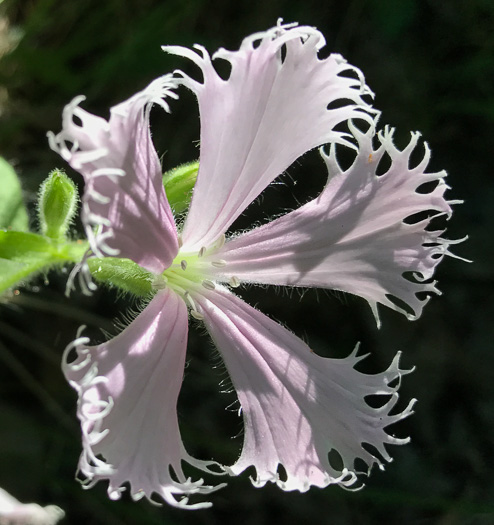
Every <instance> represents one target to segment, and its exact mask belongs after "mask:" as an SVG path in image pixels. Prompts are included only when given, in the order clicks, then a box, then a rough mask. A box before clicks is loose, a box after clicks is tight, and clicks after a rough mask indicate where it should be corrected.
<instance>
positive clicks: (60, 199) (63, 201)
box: [38, 169, 79, 241]
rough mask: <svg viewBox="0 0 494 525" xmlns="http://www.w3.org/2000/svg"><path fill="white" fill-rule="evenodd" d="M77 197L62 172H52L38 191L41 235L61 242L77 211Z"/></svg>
mask: <svg viewBox="0 0 494 525" xmlns="http://www.w3.org/2000/svg"><path fill="white" fill-rule="evenodd" d="M78 202H79V195H78V192H77V187H76V185H75V184H74V182H73V181H72V180H71V179H70V178H69V177H67V175H65V173H64V172H63V171H60V170H56V169H55V170H53V171H52V172H51V173H50V174H49V175H48V177H47V178H46V179H45V180H44V181H43V183H42V184H41V187H40V190H39V199H38V215H39V224H40V229H41V233H42V234H43V235H46V236H47V237H50V238H51V239H55V240H57V241H63V240H64V239H65V238H66V235H67V232H68V230H69V227H70V225H71V223H72V220H73V219H74V215H75V213H76V211H77V204H78Z"/></svg>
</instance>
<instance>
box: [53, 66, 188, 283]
mask: <svg viewBox="0 0 494 525" xmlns="http://www.w3.org/2000/svg"><path fill="white" fill-rule="evenodd" d="M175 86H176V82H175V81H174V80H173V79H172V77H171V76H165V77H162V78H159V79H157V80H155V81H154V82H152V83H151V84H150V85H149V86H148V87H147V88H146V89H145V90H143V91H141V92H139V93H137V94H136V95H134V96H133V97H132V98H130V99H129V100H127V101H125V102H123V103H121V104H119V105H117V106H115V107H113V108H112V109H111V116H110V119H109V121H108V122H107V121H106V120H104V119H102V118H100V117H96V116H94V115H91V114H90V113H88V112H87V111H85V110H83V109H82V108H80V107H79V103H80V102H81V100H83V99H84V98H83V97H78V98H76V99H74V100H73V101H72V102H71V103H70V104H68V105H67V106H66V107H65V110H64V113H63V130H62V131H61V132H60V133H59V134H58V135H57V136H54V135H53V134H50V135H49V139H50V145H51V147H52V148H53V149H54V150H55V151H57V152H58V153H60V155H61V156H62V157H63V158H64V159H65V160H67V161H68V162H69V164H70V165H71V166H72V167H73V168H74V169H75V170H77V171H79V173H81V174H82V175H83V176H84V180H85V182H86V187H85V191H84V197H83V206H82V219H83V222H84V224H85V226H86V232H87V235H88V239H89V241H90V243H91V248H92V250H93V251H94V253H95V254H96V255H98V256H100V257H101V256H103V255H112V256H114V255H119V256H120V257H126V258H129V259H132V260H133V261H135V262H136V263H138V264H140V265H141V266H143V267H145V268H146V269H148V270H149V271H152V272H155V273H158V272H161V271H163V270H164V269H165V268H167V267H168V266H169V265H170V263H171V262H172V260H173V258H174V257H175V255H176V254H177V251H178V241H177V232H176V229H175V222H174V219H173V214H172V212H171V209H170V205H169V204H168V201H167V199H166V195H165V191H164V188H163V183H162V170H161V166H160V162H159V159H158V155H157V153H156V150H155V148H154V145H153V142H152V140H151V135H150V132H149V113H150V109H151V106H152V104H153V103H156V104H159V105H160V106H162V107H163V108H164V109H165V110H166V111H169V107H168V104H167V103H166V101H165V100H164V98H165V97H172V98H177V97H176V95H175V93H173V91H172V88H173V87H175ZM77 121H79V122H77ZM94 227H96V232H94Z"/></svg>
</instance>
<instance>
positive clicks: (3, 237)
mask: <svg viewBox="0 0 494 525" xmlns="http://www.w3.org/2000/svg"><path fill="white" fill-rule="evenodd" d="M86 249H87V243H84V242H68V243H56V242H54V241H52V240H51V239H49V238H47V237H43V236H42V235H38V234H36V233H29V232H18V231H10V230H9V231H5V230H3V231H0V294H2V293H3V292H5V291H6V290H7V289H9V288H10V287H12V286H16V285H18V284H22V283H24V282H26V281H28V280H29V279H31V278H32V277H34V276H35V275H37V274H38V273H40V272H43V271H47V270H48V269H50V268H51V267H52V266H54V265H57V264H65V263H68V262H78V261H80V260H81V258H82V256H83V255H84V252H85V251H86Z"/></svg>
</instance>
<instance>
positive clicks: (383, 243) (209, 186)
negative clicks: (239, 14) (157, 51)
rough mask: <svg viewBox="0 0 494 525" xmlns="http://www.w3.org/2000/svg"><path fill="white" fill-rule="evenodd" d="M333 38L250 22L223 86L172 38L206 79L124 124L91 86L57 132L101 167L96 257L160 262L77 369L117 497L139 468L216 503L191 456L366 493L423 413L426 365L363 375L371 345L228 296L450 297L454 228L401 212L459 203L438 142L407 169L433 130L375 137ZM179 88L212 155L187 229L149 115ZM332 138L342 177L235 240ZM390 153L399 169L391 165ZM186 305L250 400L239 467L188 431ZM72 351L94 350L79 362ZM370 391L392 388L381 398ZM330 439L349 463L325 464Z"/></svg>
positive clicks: (335, 175)
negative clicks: (439, 271) (344, 150)
mask: <svg viewBox="0 0 494 525" xmlns="http://www.w3.org/2000/svg"><path fill="white" fill-rule="evenodd" d="M323 45H324V39H323V37H322V35H321V34H320V33H319V32H318V31H317V30H315V29H313V28H310V27H297V26H295V25H290V26H277V27H275V28H273V29H270V30H269V31H266V32H264V33H258V34H255V35H252V36H250V37H248V38H246V39H245V40H244V41H243V42H242V45H241V46H240V49H239V50H238V51H235V52H230V51H226V50H224V49H220V50H219V51H217V52H216V54H215V55H213V59H223V60H226V61H228V62H229V63H230V65H231V73H230V75H229V77H228V79H226V80H225V79H223V78H222V77H220V76H219V75H218V73H217V72H216V70H215V68H214V66H213V65H212V62H211V59H210V57H209V55H208V53H207V52H206V51H205V50H204V49H203V48H202V47H200V46H195V47H196V49H197V50H198V52H196V51H192V50H189V49H184V48H179V47H166V48H165V50H166V51H168V52H170V53H174V54H177V55H181V56H183V57H186V58H188V59H190V60H192V61H193V62H195V63H196V64H197V65H198V66H199V68H200V70H201V71H202V80H201V81H197V80H194V79H192V78H190V77H189V76H187V75H185V74H184V73H183V72H175V73H174V74H173V75H168V76H165V77H162V78H160V79H158V80H156V81H154V82H153V83H152V84H150V85H149V86H148V87H147V88H146V89H145V90H144V91H142V92H140V93H138V94H137V95H135V96H133V97H132V98H130V99H129V100H127V101H126V102H123V103H122V104H120V105H118V106H115V107H114V108H112V110H111V116H110V119H109V121H106V120H103V119H101V118H99V117H95V116H93V115H91V114H89V113H87V112H86V111H84V110H82V109H81V108H80V107H79V105H78V104H79V102H80V100H81V98H77V99H75V100H74V101H73V102H72V103H71V104H69V105H68V106H67V107H66V108H65V111H64V116H63V131H62V132H61V133H60V134H59V135H57V136H56V137H54V136H51V138H50V140H51V144H52V147H53V148H54V149H56V150H57V151H59V152H60V154H61V155H62V156H63V157H64V158H65V159H66V160H67V161H68V162H69V163H70V165H71V166H72V167H73V168H75V169H76V170H78V171H79V172H80V173H81V174H82V175H83V176H84V179H85V182H86V189H85V194H84V198H83V220H84V223H85V225H86V227H87V231H88V235H89V238H90V242H91V247H92V250H93V252H94V253H95V254H97V255H111V256H113V255H118V256H119V257H125V258H130V259H132V260H134V261H135V262H137V263H138V264H139V265H141V266H142V267H144V268H146V269H147V270H149V271H150V272H152V274H154V277H153V284H154V289H155V291H156V293H155V295H154V296H153V298H152V299H151V300H150V302H149V304H148V305H147V307H146V308H145V309H144V310H143V311H142V312H141V313H140V314H139V315H138V316H137V318H136V319H135V320H134V321H133V322H132V323H131V324H130V325H129V326H128V327H127V328H126V329H125V330H123V332H122V333H121V334H120V335H118V336H117V337H115V338H113V339H111V340H110V341H108V342H106V343H103V344H100V345H97V346H90V345H89V344H88V343H89V341H88V339H87V338H83V337H79V338H78V339H77V340H76V341H74V343H73V345H71V346H70V347H69V348H68V349H67V351H66V355H65V359H64V363H63V370H64V373H65V375H66V377H67V379H68V380H69V382H70V384H71V385H72V386H73V388H75V389H76V390H77V392H78V394H79V402H78V417H79V419H80V421H81V426H82V435H83V453H82V456H81V459H80V463H79V470H80V472H81V473H82V474H83V475H84V476H85V477H86V479H87V483H88V485H89V486H92V485H93V484H94V483H96V482H97V481H99V480H108V481H109V488H108V492H109V495H110V497H111V498H115V499H116V498H119V497H120V493H121V491H122V490H123V488H122V485H123V484H124V483H126V482H128V483H129V484H130V489H131V494H132V497H133V498H134V499H138V498H140V497H142V496H146V497H147V498H150V497H151V496H152V495H153V494H158V495H160V496H161V497H162V498H163V499H164V500H165V501H167V502H168V503H170V504H172V505H176V506H179V507H186V506H187V508H199V507H206V506H208V505H210V504H209V503H204V502H203V503H197V504H194V505H188V497H187V496H188V495H191V494H207V493H209V492H211V491H213V490H215V489H217V488H219V486H217V487H212V486H208V485H204V483H203V480H202V479H199V480H198V481H192V480H191V479H190V478H187V477H186V476H185V474H184V473H183V470H182V462H186V463H189V464H191V465H193V466H194V467H197V468H198V469H200V470H203V471H205V472H211V473H215V474H217V473H218V471H222V472H226V473H228V474H231V475H237V474H240V473H241V472H243V471H244V470H245V469H247V468H249V467H250V466H253V467H254V468H255V471H256V475H255V478H254V479H253V480H252V482H253V483H254V485H255V486H258V487H260V486H263V485H264V484H265V483H266V482H268V481H270V482H274V483H276V484H277V485H278V486H280V487H281V488H282V489H284V490H299V491H302V492H304V491H306V490H308V489H309V488H310V487H311V486H317V487H325V486H327V485H329V484H339V485H342V486H345V487H350V486H352V485H353V484H354V483H355V482H356V481H357V473H356V471H355V460H356V459H357V458H360V459H361V460H363V461H364V462H365V463H366V464H367V465H368V466H369V469H370V467H371V466H372V465H373V464H377V465H379V467H381V468H382V465H383V464H382V461H383V460H386V461H390V460H391V458H390V456H389V454H388V451H387V450H386V445H389V444H403V443H406V442H407V441H408V439H397V438H395V437H393V436H391V435H389V434H388V433H387V432H386V431H385V428H386V427H387V426H389V425H391V424H392V423H395V422H397V421H399V420H401V419H403V418H404V417H406V416H408V415H409V414H411V412H412V405H413V401H412V402H410V404H409V405H408V406H407V407H406V408H405V409H404V410H403V411H402V412H400V413H397V414H394V415H391V414H390V412H391V410H392V408H393V407H394V405H395V404H396V402H397V399H398V394H397V390H398V388H399V382H400V381H399V380H400V378H401V376H402V375H404V374H406V373H408V372H409V370H402V369H400V367H399V363H398V359H399V355H397V356H396V357H395V359H394V360H393V362H392V363H391V365H390V366H389V368H388V369H387V370H385V371H384V372H382V373H380V374H376V375H367V374H363V373H361V372H359V371H357V370H356V369H355V364H356V363H357V362H358V361H360V360H361V359H362V358H363V356H357V351H356V350H355V351H354V352H352V353H351V354H350V355H349V356H348V357H347V358H345V359H328V358H323V357H320V356H318V355H316V354H314V353H313V352H312V351H311V350H310V348H309V347H308V346H307V345H306V344H305V343H304V342H303V341H302V340H301V339H299V338H298V337H296V336H295V335H294V334H292V333H291V332H290V331H288V330H287V329H286V328H284V327H283V326H281V325H279V324H278V323H276V322H275V321H273V320H271V319H269V318H268V317H267V316H265V315H264V314H262V313H261V312H259V311H258V310H256V309H255V308H253V307H251V306H249V305H248V304H246V303H245V302H244V301H242V300H241V299H240V298H239V297H238V296H237V295H235V294H234V293H233V292H232V290H231V288H236V287H238V286H239V285H241V284H242V283H261V284H274V285H284V286H300V287H321V288H333V289H337V290H343V291H345V292H349V293H352V294H356V295H360V296H361V297H363V298H365V299H366V300H367V301H368V302H369V304H370V306H371V308H372V310H373V312H374V313H375V314H376V316H377V305H378V304H379V303H380V304H384V305H386V306H388V307H390V308H392V309H394V310H398V311H400V312H402V313H405V314H406V315H408V317H410V318H416V317H418V316H419V315H420V314H421V312H422V308H423V306H424V304H425V302H426V300H425V299H423V298H422V299H419V297H418V295H417V294H419V293H420V292H429V293H431V292H434V293H438V290H437V288H436V286H435V283H434V282H430V278H431V277H432V275H433V273H434V269H435V267H436V265H437V264H438V263H439V262H440V260H441V259H442V257H443V256H444V255H445V254H448V253H449V252H448V241H447V240H445V239H443V238H442V237H441V234H442V232H441V231H430V230H429V229H426V228H427V226H428V225H429V223H430V218H423V219H421V220H418V221H415V222H414V221H408V222H404V220H405V219H406V218H408V217H410V216H413V215H415V214H419V213H421V212H425V211H429V212H433V213H432V215H438V214H445V215H447V216H448V217H449V216H450V214H451V208H450V204H451V203H449V202H448V201H446V200H445V198H444V192H445V190H446V188H447V186H446V184H445V183H444V180H443V178H444V176H445V173H444V172H441V173H427V172H426V167H427V163H428V160H429V150H428V148H427V146H426V147H425V154H424V156H423V159H422V161H421V162H420V163H419V164H418V165H416V166H411V165H410V155H411V153H412V151H413V150H414V149H415V147H416V145H417V142H418V138H419V135H418V134H417V133H414V134H412V138H411V140H410V143H409V144H408V146H407V147H406V148H405V149H404V150H403V151H400V150H398V149H397V148H396V147H395V146H394V145H393V140H392V138H393V132H392V130H390V129H388V128H385V129H384V131H382V132H381V133H378V134H376V131H375V115H376V113H377V112H376V111H375V110H373V109H372V108H371V107H370V106H369V105H368V104H367V103H366V102H365V101H364V98H363V97H364V96H366V95H371V91H370V90H369V88H368V87H367V86H366V85H365V82H364V80H363V77H362V74H361V73H360V71H359V70H358V69H356V68H355V67H353V66H350V65H348V64H347V63H346V62H345V61H344V59H343V58H342V57H341V56H339V55H330V56H329V57H328V58H325V59H320V58H319V57H318V50H319V49H320V48H321V47H323ZM180 85H183V86H186V87H187V88H189V89H190V90H192V91H193V92H194V93H195V95H196V96H197V99H198V103H199V110H200V117H201V137H200V144H201V152H200V170H199V175H198V179H197V183H196V186H195V189H194V194H193V198H192V202H191V205H190V209H189V212H188V214H187V216H186V218H185V220H184V221H183V223H179V224H176V223H175V220H174V217H173V214H172V211H171V209H170V206H169V203H168V201H167V199H166V196H165V193H164V190H163V185H162V175H161V174H162V169H161V166H160V163H159V160H158V156H157V153H156V151H155V149H154V146H153V143H152V141H151V137H150V133H149V112H150V107H151V105H152V104H153V103H157V104H160V105H161V106H162V107H163V108H164V109H165V110H166V111H169V106H168V103H167V101H166V99H167V98H176V94H175V92H174V91H173V90H174V89H175V88H178V86H180ZM336 101H339V102H340V104H336V105H334V107H333V103H334V102H336ZM342 101H344V102H346V105H345V104H342V103H341V102H342ZM74 117H76V118H78V119H79V121H78V122H75V120H74ZM357 121H360V122H361V124H362V126H363V127H365V129H366V130H367V131H365V132H364V131H360V130H359V129H358V128H357V127H356V125H355V124H354V122H357ZM342 122H349V129H350V131H351V134H352V135H353V138H352V136H351V135H349V134H345V133H342V132H339V131H336V130H335V127H336V126H337V125H338V124H340V123H342ZM337 143H339V144H342V145H347V146H350V147H353V148H354V149H355V150H356V157H355V160H354V162H353V164H352V165H351V166H350V167H349V168H348V169H346V170H343V169H341V168H340V166H339V165H338V162H337V160H336V148H335V144H337ZM326 144H330V148H329V151H325V150H321V155H322V159H323V161H324V162H325V164H326V168H327V171H328V182H327V184H326V186H325V188H324V190H323V191H322V193H321V194H320V195H319V196H318V197H317V198H316V199H314V200H312V201H310V202H308V203H307V204H305V205H304V206H302V207H300V208H299V209H297V210H295V211H292V212H290V213H287V214H286V215H284V216H282V217H280V218H278V219H276V220H273V221H272V222H270V223H268V224H266V225H264V226H261V227H257V228H254V229H253V230H251V231H249V232H247V233H242V234H239V235H238V236H232V237H229V238H228V239H226V242H225V233H226V232H227V230H228V228H229V227H230V226H231V225H232V223H233V222H234V221H235V219H237V218H238V217H239V215H241V214H242V212H243V211H244V209H245V208H246V207H247V206H248V205H249V204H250V203H251V202H252V201H253V200H255V199H256V198H257V197H258V195H259V194H260V193H261V192H262V191H263V190H264V189H265V188H266V187H267V186H268V185H269V184H270V183H271V182H272V181H273V180H274V179H276V178H277V177H278V176H279V175H280V174H281V173H283V171H284V170H286V169H287V168H288V167H289V166H290V165H291V164H292V163H293V162H294V161H295V160H296V159H297V158H299V157H300V156H301V155H303V154H304V153H305V152H307V151H308V150H311V149H313V148H316V147H320V146H323V145H326ZM384 156H388V157H389V158H390V159H391V165H390V167H389V169H388V170H387V171H386V173H385V174H383V175H376V168H377V166H378V164H379V161H380V159H381V158H382V157H384ZM431 182H432V183H435V184H433V187H432V188H431V187H430V186H431V185H428V186H426V188H427V190H426V191H424V189H423V188H424V187H423V185H424V184H425V183H431ZM421 187H422V188H421ZM419 188H421V191H420V192H418V191H417V190H418V189H419ZM430 215H431V214H429V216H430ZM95 227H96V228H95ZM404 274H406V277H404ZM410 276H413V277H410ZM393 298H397V299H399V304H406V305H408V307H409V309H410V311H412V312H413V315H412V314H410V313H406V311H405V310H404V309H403V308H402V307H401V306H398V305H397V303H396V302H395V301H394V300H393ZM188 311H189V313H190V315H191V316H192V317H194V318H195V319H197V320H199V321H200V322H203V323H204V325H205V326H206V328H207V330H208V332H209V334H210V335H211V337H212V339H213V341H214V343H215V344H216V346H217V347H218V350H219V351H220V353H221V355H222V357H223V359H224V362H225V364H226V367H227V369H228V371H229V374H230V376H231V379H232V382H233V385H234V387H235V389H236V391H237V394H238V398H239V401H240V405H241V413H242V415H243V421H244V427H245V432H244V443H243V450H242V453H241V455H240V457H239V459H238V460H237V461H236V462H235V463H234V464H233V465H232V466H229V467H221V466H220V465H218V464H216V463H215V462H212V461H199V460H197V459H194V458H192V457H191V456H190V455H189V454H188V453H187V452H186V450H185V448H184V445H183V443H182V440H181V437H180V432H179V425H178V420H177V412H176V404H177V398H178V395H179V390H180V387H181V383H182V377H183V372H184V363H185V351H186V344H187V332H188ZM73 348H75V349H76V350H77V358H76V359H75V360H74V361H71V362H69V361H68V354H69V353H70V351H71V350H72V349H73ZM396 380H397V381H396ZM391 385H393V386H391ZM370 395H382V396H386V397H385V399H387V402H386V403H385V404H384V405H383V406H382V407H381V408H372V407H370V406H369V405H368V404H367V402H366V397H367V396H370ZM364 443H367V444H370V445H372V447H373V449H374V450H376V451H377V452H378V453H379V457H377V456H378V454H376V455H373V454H371V453H370V452H368V450H367V449H366V448H364V447H363V446H362V445H363V444H364ZM333 449H335V450H336V451H337V452H338V453H339V455H340V456H341V459H342V464H343V467H342V468H341V469H338V468H335V467H333V466H332V465H331V464H330V462H329V460H328V453H329V452H330V451H331V450H333ZM280 465H281V466H282V467H283V468H284V471H285V474H286V476H285V479H284V480H282V479H280V476H279V475H278V468H279V466H280Z"/></svg>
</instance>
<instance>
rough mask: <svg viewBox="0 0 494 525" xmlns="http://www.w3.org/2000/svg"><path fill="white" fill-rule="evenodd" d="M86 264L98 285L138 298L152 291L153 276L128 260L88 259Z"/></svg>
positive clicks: (113, 258)
mask: <svg viewBox="0 0 494 525" xmlns="http://www.w3.org/2000/svg"><path fill="white" fill-rule="evenodd" d="M87 263H88V266H89V271H90V272H91V275H92V276H93V277H94V279H95V280H96V281H98V282H100V283H104V284H108V285H110V286H116V287H117V288H119V289H121V290H124V291H126V292H130V293H132V294H134V295H138V296H140V297H145V296H147V295H149V294H150V293H151V292H152V291H153V287H152V279H153V274H151V273H150V272H148V271H147V270H145V269H144V268H141V267H140V266H139V265H138V264H136V263H135V262H134V261H131V260H130V259H119V258H117V257H104V258H99V257H90V258H89V259H88V260H87Z"/></svg>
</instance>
